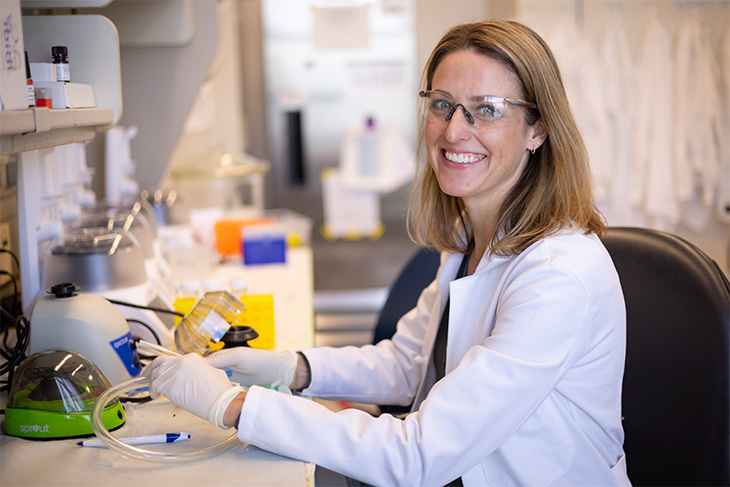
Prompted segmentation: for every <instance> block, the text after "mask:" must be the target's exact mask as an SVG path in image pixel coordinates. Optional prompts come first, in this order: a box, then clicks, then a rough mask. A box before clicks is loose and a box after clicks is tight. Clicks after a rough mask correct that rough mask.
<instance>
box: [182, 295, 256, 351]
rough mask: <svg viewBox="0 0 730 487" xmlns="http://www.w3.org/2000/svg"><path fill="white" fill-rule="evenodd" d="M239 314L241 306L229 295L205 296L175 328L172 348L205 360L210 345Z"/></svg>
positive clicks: (215, 341) (239, 302) (217, 339)
mask: <svg viewBox="0 0 730 487" xmlns="http://www.w3.org/2000/svg"><path fill="white" fill-rule="evenodd" d="M241 311H243V304H242V303H241V301H239V300H238V299H237V298H235V297H234V296H233V295H232V294H231V293H229V292H228V291H210V292H207V293H205V294H204V295H203V297H202V298H200V300H199V301H198V302H197V304H196V305H195V307H194V308H193V309H192V311H190V313H189V314H188V315H187V316H186V317H185V318H184V319H183V320H182V321H181V322H180V324H179V325H178V326H177V327H176V328H175V347H176V348H177V350H178V352H180V353H190V352H196V353H199V354H200V355H203V356H205V355H206V354H208V353H209V352H210V347H209V341H210V342H213V343H217V342H218V341H219V340H220V339H221V338H223V335H225V334H226V332H227V331H228V328H230V326H231V323H233V322H235V321H237V319H238V315H239V313H241Z"/></svg>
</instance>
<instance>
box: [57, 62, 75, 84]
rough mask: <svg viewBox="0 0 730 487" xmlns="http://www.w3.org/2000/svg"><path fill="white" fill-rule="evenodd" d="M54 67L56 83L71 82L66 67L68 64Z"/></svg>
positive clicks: (59, 64) (69, 73)
mask: <svg viewBox="0 0 730 487" xmlns="http://www.w3.org/2000/svg"><path fill="white" fill-rule="evenodd" d="M55 66H56V81H65V82H68V81H71V72H70V70H69V67H68V63H57V64H55Z"/></svg>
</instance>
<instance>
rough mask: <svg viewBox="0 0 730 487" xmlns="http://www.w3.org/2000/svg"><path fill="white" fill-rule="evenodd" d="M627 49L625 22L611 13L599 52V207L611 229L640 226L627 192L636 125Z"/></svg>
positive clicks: (631, 62)
mask: <svg viewBox="0 0 730 487" xmlns="http://www.w3.org/2000/svg"><path fill="white" fill-rule="evenodd" d="M632 51H633V48H632V46H630V45H629V41H628V38H627V34H626V29H625V22H622V21H621V19H620V18H619V17H618V15H617V14H616V13H615V12H613V13H611V14H609V17H608V19H607V20H606V23H605V25H604V27H603V36H602V39H601V45H600V48H599V60H600V63H599V65H600V67H601V79H602V80H603V91H602V94H601V95H600V98H601V99H602V100H603V102H604V105H605V108H606V118H607V127H608V128H607V129H608V132H609V133H608V141H609V142H608V147H607V153H606V155H607V159H608V160H609V161H610V195H609V197H608V199H607V201H605V202H603V203H601V202H599V207H600V209H601V211H602V212H603V215H604V216H605V217H606V219H607V221H608V222H609V224H610V225H612V226H624V225H625V226H637V225H640V224H641V223H643V221H644V220H643V218H641V217H640V215H639V214H638V210H637V209H636V208H635V207H634V206H633V205H632V204H631V197H630V194H629V188H631V175H632V169H633V168H632V160H633V157H632V149H633V145H632V141H633V133H634V129H635V123H636V107H637V102H636V100H637V93H636V64H635V63H634V60H633V56H632Z"/></svg>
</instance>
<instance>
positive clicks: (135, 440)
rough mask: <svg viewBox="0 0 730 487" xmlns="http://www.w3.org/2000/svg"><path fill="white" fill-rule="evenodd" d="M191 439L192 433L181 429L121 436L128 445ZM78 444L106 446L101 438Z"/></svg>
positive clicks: (121, 439)
mask: <svg viewBox="0 0 730 487" xmlns="http://www.w3.org/2000/svg"><path fill="white" fill-rule="evenodd" d="M189 439H190V435H189V434H187V433H185V432H182V431H181V432H180V433H161V434H159V435H148V436H135V437H132V438H119V441H121V442H123V443H127V444H128V445H144V444H152V443H175V442H178V441H185V440H189ZM76 444H77V445H79V446H106V445H105V444H104V442H103V441H101V440H100V439H94V440H84V441H79V442H78V443H76Z"/></svg>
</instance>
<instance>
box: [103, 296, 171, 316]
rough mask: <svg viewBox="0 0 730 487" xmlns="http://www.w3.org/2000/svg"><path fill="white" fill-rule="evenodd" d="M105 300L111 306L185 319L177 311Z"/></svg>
mask: <svg viewBox="0 0 730 487" xmlns="http://www.w3.org/2000/svg"><path fill="white" fill-rule="evenodd" d="M106 300H107V301H109V302H110V303H112V304H118V305H119V306H129V307H130V308H137V309H146V310H149V311H154V312H156V313H168V314H171V315H175V316H179V317H180V318H185V315H184V314H183V313H178V312H177V311H173V310H171V309H166V308H153V307H152V306H143V305H141V304H134V303H128V302H126V301H117V300H116V299H109V298H106Z"/></svg>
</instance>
